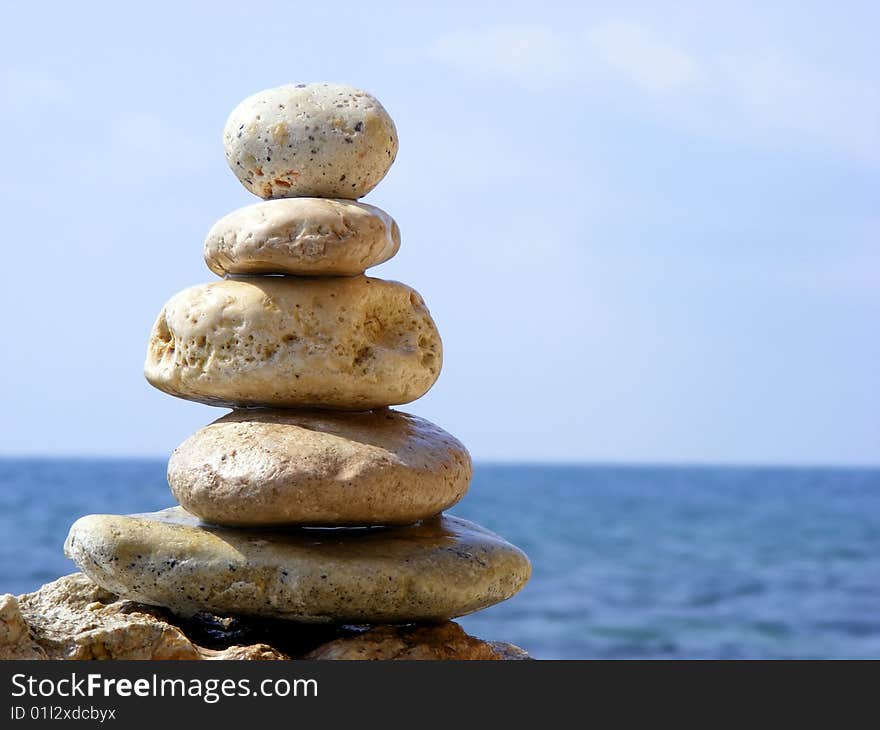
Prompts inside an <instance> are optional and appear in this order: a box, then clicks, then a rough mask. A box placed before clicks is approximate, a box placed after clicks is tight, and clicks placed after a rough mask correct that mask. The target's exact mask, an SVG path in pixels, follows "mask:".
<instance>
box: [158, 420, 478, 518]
mask: <svg viewBox="0 0 880 730" xmlns="http://www.w3.org/2000/svg"><path fill="white" fill-rule="evenodd" d="M471 475H472V467H471V459H470V455H469V454H468V452H467V449H465V447H464V446H463V445H462V444H461V442H460V441H458V440H457V439H456V438H454V437H452V436H451V435H450V434H448V433H446V431H444V430H443V429H442V428H440V427H439V426H435V425H434V424H433V423H431V422H430V421H426V420H425V419H423V418H418V417H416V416H411V415H408V414H406V413H401V412H399V411H392V410H389V409H382V410H377V411H367V412H362V413H340V412H338V411H336V412H332V411H294V410H261V409H249V410H242V411H234V412H233V413H231V414H229V415H227V416H224V417H223V418H220V419H219V420H217V421H215V422H214V423H212V424H211V425H209V426H206V427H205V428H203V429H201V430H200V431H197V432H196V433H194V434H193V435H192V436H190V437H189V438H188V439H187V440H186V441H184V442H183V443H182V444H181V445H180V446H179V447H177V448H176V449H175V450H174V453H172V454H171V459H170V460H169V462H168V484H169V485H170V486H171V491H172V492H173V494H174V496H175V498H176V499H177V501H178V502H180V504H181V505H182V506H183V507H184V508H185V509H186V510H187V511H189V512H191V513H192V514H194V515H197V516H198V517H200V518H201V519H203V520H204V521H205V522H210V523H213V524H218V525H238V526H269V525H285V524H286V525H335V526H343V525H348V526H362V525H393V524H411V523H413V522H417V521H419V520H421V519H424V518H427V517H431V516H433V515H436V514H439V513H440V512H442V511H443V510H444V509H447V508H448V507H451V506H452V505H453V504H455V503H456V502H458V501H459V500H460V499H461V498H462V497H463V496H464V494H465V492H466V491H467V488H468V485H469V484H470V480H471Z"/></svg>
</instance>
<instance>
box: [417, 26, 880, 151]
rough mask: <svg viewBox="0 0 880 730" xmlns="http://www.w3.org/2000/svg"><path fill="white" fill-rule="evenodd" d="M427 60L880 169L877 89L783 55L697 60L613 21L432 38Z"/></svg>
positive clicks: (643, 29) (747, 53)
mask: <svg viewBox="0 0 880 730" xmlns="http://www.w3.org/2000/svg"><path fill="white" fill-rule="evenodd" d="M695 45H696V44H695ZM430 55H431V56H432V57H433V58H435V59H439V60H442V61H444V62H446V63H449V64H451V65H453V66H455V67H458V68H461V69H464V70H466V71H467V72H468V73H472V74H480V73H483V74H495V75H499V74H500V75H503V76H505V77H506V78H508V79H510V80H513V81H514V82H518V83H522V84H523V85H525V86H532V87H534V84H535V82H536V81H538V82H540V83H541V84H542V87H543V88H544V89H545V90H548V91H549V92H551V93H552V91H553V90H554V88H555V87H557V86H562V85H566V86H569V87H570V86H572V85H574V86H579V87H580V88H581V89H582V90H583V91H584V93H585V94H590V95H594V96H595V95H600V94H602V93H611V92H613V93H617V92H619V91H620V90H621V89H626V88H629V89H630V90H631V91H632V92H633V93H634V94H635V95H636V96H638V95H649V96H650V99H651V102H652V110H653V111H654V112H655V113H657V114H660V115H662V116H663V118H664V120H666V121H668V120H672V121H673V122H676V123H678V124H679V125H680V126H682V127H684V128H687V129H691V130H693V131H694V132H697V133H700V134H702V135H707V136H714V137H721V138H725V139H738V140H741V141H745V142H751V143H756V144H761V145H766V144H768V143H769V144H775V145H779V146H784V147H787V146H790V145H792V144H800V145H801V146H814V147H815V148H818V149H821V150H828V151H833V152H837V153H843V154H846V155H849V156H854V157H858V158H862V159H869V160H872V161H876V160H880V89H878V88H877V86H876V85H875V84H872V83H869V82H868V81H867V80H864V79H860V78H852V77H847V76H845V75H844V74H842V73H836V74H832V73H829V72H827V71H824V70H822V69H817V68H815V67H812V66H811V65H810V64H808V63H805V62H803V61H801V60H799V59H798V58H797V57H796V55H795V54H793V53H792V52H791V51H789V50H787V49H785V48H771V49H755V48H747V47H744V48H741V49H736V50H735V51H734V52H726V53H721V52H709V51H705V50H703V51H697V50H693V49H691V48H688V47H685V44H683V43H681V42H679V43H674V42H671V41H669V40H667V39H665V38H664V37H663V36H662V35H661V34H659V33H657V32H655V31H654V30H652V29H651V28H649V27H647V26H644V25H640V24H638V23H634V22H628V21H621V20H615V21H609V22H606V23H602V24H600V25H596V26H594V27H591V28H567V29H554V28H551V27H547V26H501V27H496V28H489V29H485V30H467V31H460V32H457V33H453V34H451V35H446V36H442V37H440V38H438V39H436V40H435V41H434V43H433V44H432V45H431V47H430ZM603 89H604V92H603Z"/></svg>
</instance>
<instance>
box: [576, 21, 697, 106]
mask: <svg viewBox="0 0 880 730" xmlns="http://www.w3.org/2000/svg"><path fill="white" fill-rule="evenodd" d="M587 38H588V39H589V41H590V44H591V45H592V47H593V48H594V49H595V50H597V51H598V52H599V55H600V56H601V57H602V59H603V60H604V61H605V62H606V63H607V64H608V66H609V67H610V68H612V69H613V70H615V71H617V72H619V73H621V74H622V75H623V76H625V77H626V78H627V79H629V80H630V81H632V82H634V83H635V84H638V85H639V86H642V87H644V88H646V89H650V90H654V91H657V90H659V91H663V90H667V89H674V88H677V87H682V86H690V85H692V84H695V83H697V82H699V81H701V80H702V79H703V77H704V70H703V69H702V68H701V66H700V65H699V63H698V62H697V61H696V60H695V59H694V58H693V57H692V56H690V55H689V54H688V53H686V52H685V51H683V50H681V49H680V48H676V47H675V46H673V45H670V44H669V43H666V42H664V41H663V40H662V39H661V38H659V37H658V36H657V35H656V34H655V33H653V32H651V31H649V30H647V29H645V28H642V27H640V26H638V25H634V24H633V23H623V22H611V23H605V24H603V25H600V26H598V27H596V28H593V29H592V30H590V31H588V32H587Z"/></svg>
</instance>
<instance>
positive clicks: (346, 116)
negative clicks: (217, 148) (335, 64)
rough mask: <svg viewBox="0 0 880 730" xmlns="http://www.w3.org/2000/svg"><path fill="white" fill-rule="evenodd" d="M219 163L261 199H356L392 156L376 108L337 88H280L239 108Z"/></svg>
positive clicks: (387, 122) (387, 128)
mask: <svg viewBox="0 0 880 730" xmlns="http://www.w3.org/2000/svg"><path fill="white" fill-rule="evenodd" d="M223 147H224V149H225V151H226V161H227V162H228V163H229V167H230V168H232V171H233V172H234V173H235V175H236V177H238V179H239V180H240V181H241V183H242V184H243V185H244V186H245V187H246V188H247V189H248V190H250V191H251V192H252V193H254V194H255V195H259V196H260V197H261V198H291V197H302V196H314V197H316V198H351V199H355V198H360V197H362V196H364V195H366V194H367V193H368V192H370V190H372V189H373V188H374V187H375V186H376V184H377V183H378V182H379V181H380V180H381V179H382V178H383V177H385V173H386V172H388V168H389V167H391V163H393V162H394V158H395V157H396V155H397V130H396V129H395V128H394V122H393V121H391V117H390V116H388V112H386V111H385V109H384V108H383V107H382V105H381V104H380V103H379V102H378V101H377V100H376V99H374V98H373V97H372V96H370V95H369V94H367V93H366V92H364V91H361V90H360V89H354V88H352V87H350V86H343V85H341V84H326V83H315V84H295V85H294V84H288V85H286V86H279V87H277V88H274V89H266V90H265V91H261V92H259V93H257V94H254V95H253V96H250V97H248V98H247V99H245V100H244V101H242V102H241V103H240V104H239V105H238V106H237V107H236V108H235V109H234V110H233V111H232V114H230V115H229V119H228V120H227V122H226V127H225V129H224V130H223Z"/></svg>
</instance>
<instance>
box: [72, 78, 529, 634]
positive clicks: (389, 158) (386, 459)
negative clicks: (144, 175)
mask: <svg viewBox="0 0 880 730" xmlns="http://www.w3.org/2000/svg"><path fill="white" fill-rule="evenodd" d="M224 142H225V149H226V157H227V161H228V162H229V165H230V167H231V168H232V170H233V171H234V172H235V174H236V175H237V177H238V178H239V180H240V181H241V182H242V183H243V184H244V186H245V187H246V188H247V189H248V190H250V191H251V192H254V193H256V194H257V195H258V196H260V197H262V198H264V200H263V201H262V202H259V203H257V204H254V205H251V206H249V207H246V208H242V209H240V210H237V211H235V212H233V213H230V214H229V215H227V216H226V217H225V218H223V219H221V220H220V221H219V222H218V223H216V224H215V225H214V227H213V228H212V229H211V230H210V232H209V233H208V236H207V239H206V241H205V249H204V253H205V261H206V262H207V264H208V267H209V268H210V269H211V271H213V272H214V273H216V274H218V275H220V276H222V277H224V278H223V280H221V281H215V282H213V283H210V284H203V285H200V286H195V287H193V288H191V289H187V290H186V291H183V292H181V293H179V294H177V295H176V296H174V297H172V298H171V299H170V300H169V301H168V302H167V303H166V305H165V307H164V308H163V310H162V312H161V313H160V314H159V317H158V319H157V320H156V324H155V326H154V328H153V332H152V334H151V337H150V342H149V346H148V352H147V360H146V365H145V374H146V377H147V380H148V381H149V382H150V383H151V384H152V385H154V386H155V387H157V388H159V389H160V390H163V391H165V392H166V393H170V394H171V395H175V396H178V397H181V398H186V399H189V400H195V401H200V402H202V403H208V404H212V405H217V406H227V407H231V408H233V409H234V410H233V411H232V413H230V414H228V415H226V416H224V417H222V418H220V419H219V420H217V421H215V422H214V423H212V424H210V425H209V426H206V427H205V428H203V429H201V430H200V431H198V432H197V433H195V434H194V435H193V436H191V437H190V438H189V439H187V440H186V441H185V442H184V443H183V444H182V445H181V446H179V447H178V448H177V449H176V450H175V451H174V453H173V454H172V456H171V459H170V461H169V464H168V481H169V484H170V487H171V491H172V492H173V494H174V496H175V497H176V498H177V500H178V501H179V503H180V505H181V506H179V507H172V508H170V509H167V510H163V511H161V512H157V513H152V514H142V515H130V516H117V515H90V516H87V517H83V518H81V519H80V520H78V521H77V522H76V523H75V524H74V525H73V527H72V528H71V531H70V535H69V537H68V539H67V542H66V544H65V550H66V552H67V554H68V556H69V557H71V558H72V559H73V560H74V561H75V562H76V563H77V565H78V566H79V567H80V568H81V569H82V571H83V572H84V573H85V574H86V575H87V576H89V578H91V579H92V580H93V581H94V582H95V583H97V584H98V585H100V586H101V587H103V588H104V589H106V590H108V591H111V592H112V593H115V594H117V595H120V596H123V597H125V598H129V599H132V600H136V601H140V602H142V603H147V604H153V605H159V606H164V607H166V608H169V609H171V610H172V611H175V612H178V613H182V614H193V613H196V612H200V611H209V612H212V613H218V614H242V615H254V616H268V617H273V618H283V619H293V620H297V621H306V622H336V623H357V624H382V623H411V622H419V621H440V620H445V619H449V618H453V617H456V616H461V615H464V614H467V613H471V612H473V611H477V610H480V609H482V608H485V607H487V606H489V605H492V604H494V603H497V602H499V601H502V600H505V599H507V598H509V597H510V596H512V595H513V594H514V593H516V592H517V591H518V590H519V589H520V588H521V587H522V586H523V585H524V584H525V582H526V581H527V580H528V577H529V572H530V567H529V563H528V560H527V558H526V557H525V555H524V554H523V553H522V552H521V551H520V550H518V549H517V548H515V547H514V546H512V545H510V544H509V543H507V542H505V541H504V540H503V539H501V538H500V537H498V536H497V535H495V534H493V533H491V532H489V531H488V530H486V529H484V528H482V527H480V526H478V525H475V524H472V523H470V522H467V521H465V520H462V519H458V518H455V517H451V516H447V515H443V514H442V512H443V510H445V509H447V508H448V507H450V506H452V505H453V504H455V503H456V502H458V501H459V500H460V499H461V498H462V496H463V495H464V493H465V492H466V490H467V488H468V486H469V483H470V479H471V473H472V470H471V460H470V456H469V455H468V452H467V450H466V449H465V448H464V446H463V445H462V444H461V443H460V442H459V441H458V440H456V439H455V438H454V437H452V436H451V435H450V434H448V433H446V432H445V431H443V430H442V429H441V428H439V427H438V426H435V425H434V424H432V423H429V422H428V421H426V420H424V419H421V418H418V417H416V416H413V415H409V414H406V413H403V412H400V411H396V410H391V409H390V408H389V406H391V405H398V404H402V403H407V402H410V401H412V400H415V399H416V398H418V397H420V396H422V395H423V394H424V393H425V392H426V391H427V390H428V389H429V388H430V387H431V386H432V385H433V384H434V381H435V380H436V379H437V377H438V375H439V373H440V366H441V359H442V351H441V342H440V337H439V335H438V333H437V329H436V327H435V325H434V322H433V320H432V319H431V315H430V313H429V312H428V309H427V308H426V307H425V304H424V302H423V301H422V298H421V297H420V296H419V294H418V293H417V292H415V291H414V290H413V289H411V288H410V287H408V286H405V285H403V284H400V283H397V282H393V281H384V280H382V279H376V278H370V277H367V276H365V275H364V270H365V269H366V268H368V267H370V266H374V265H376V264H379V263H382V262H383V261H386V260H388V259H389V258H391V257H392V256H393V255H394V254H395V253H396V252H397V250H398V248H399V246H400V232H399V230H398V227H397V225H396V224H395V222H394V221H393V220H392V218H391V217H390V216H388V215H387V214H386V213H384V212H383V211H381V210H379V209H378V208H375V207H373V206H371V205H367V204H364V203H358V202H356V201H357V199H358V198H360V197H361V196H363V195H365V194H366V193H368V192H369V191H370V190H372V189H373V187H374V186H375V185H376V184H377V183H378V182H379V181H380V180H381V179H382V178H383V177H384V175H385V173H386V172H387V171H388V168H389V167H390V165H391V163H392V162H393V161H394V158H395V156H396V153H397V133H396V130H395V128H394V123H393V122H392V120H391V118H390V117H389V116H388V114H387V112H386V111H385V109H384V108H383V107H382V105H381V104H380V103H379V102H378V101H377V100H376V99H374V98H373V97H372V96H370V95H369V94H366V93H364V92H363V91H359V90H357V89H353V88H350V87H346V86H339V85H335V84H298V85H296V86H293V85H288V86H282V87H279V88H277V89H272V90H268V91H264V92H261V93H259V94H256V95H254V96H252V97H250V98H248V99H246V100H245V101H243V102H242V103H241V104H240V105H239V106H238V107H237V108H236V109H235V110H234V111H233V112H232V114H231V116H230V117H229V120H228V121H227V124H226V128H225V132H224Z"/></svg>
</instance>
